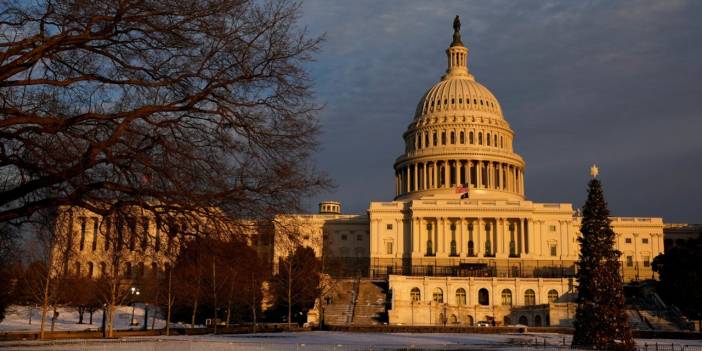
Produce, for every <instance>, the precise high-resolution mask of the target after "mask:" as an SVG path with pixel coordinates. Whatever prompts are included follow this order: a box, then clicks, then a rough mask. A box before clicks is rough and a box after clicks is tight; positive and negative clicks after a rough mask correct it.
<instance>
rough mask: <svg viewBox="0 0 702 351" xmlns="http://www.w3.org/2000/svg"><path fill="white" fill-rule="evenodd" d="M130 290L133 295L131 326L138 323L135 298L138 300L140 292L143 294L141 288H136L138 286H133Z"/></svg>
mask: <svg viewBox="0 0 702 351" xmlns="http://www.w3.org/2000/svg"><path fill="white" fill-rule="evenodd" d="M129 292H130V294H131V296H132V299H131V300H132V318H130V319H129V325H130V326H131V325H136V324H137V323H134V306H135V302H136V301H135V300H136V298H135V296H137V297H138V296H139V294H141V292H140V291H139V288H136V287H131V288H130V289H129Z"/></svg>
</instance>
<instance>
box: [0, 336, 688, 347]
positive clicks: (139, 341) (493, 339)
mask: <svg viewBox="0 0 702 351" xmlns="http://www.w3.org/2000/svg"><path fill="white" fill-rule="evenodd" d="M564 338H565V339H564ZM527 341H532V342H533V341H538V342H539V344H540V345H543V343H544V341H545V342H546V344H547V345H549V346H551V348H549V350H554V349H553V348H552V347H554V346H556V345H561V344H562V343H563V342H564V341H565V344H566V345H570V337H569V336H564V335H559V334H548V333H526V334H517V333H510V334H461V333H426V334H424V333H350V332H324V331H312V332H296V333H291V332H284V333H260V334H246V335H204V336H189V337H188V336H173V337H163V336H161V337H140V338H123V339H118V340H70V341H50V342H12V343H0V348H5V349H8V350H25V351H26V350H106V351H121V350H124V351H127V350H135V351H140V350H144V351H156V350H159V351H160V350H169V351H170V350H174V351H180V350H183V351H186V350H187V351H199V350H203V351H205V350H207V351H218V350H236V351H254V350H256V351H260V350H275V351H293V350H295V351H326V350H334V351H345V350H349V351H351V350H354V351H356V350H358V351H366V350H398V349H434V350H483V349H489V350H536V348H533V347H527V348H523V347H522V346H519V344H520V343H524V342H527ZM656 341H658V342H659V343H660V344H665V345H666V346H669V345H670V344H676V345H678V347H679V345H690V346H695V347H696V349H698V350H699V349H702V340H650V339H648V340H644V339H641V340H637V342H638V343H639V346H641V347H643V346H644V343H647V344H648V345H653V344H655V342H656ZM642 349H643V348H642ZM654 349H655V348H653V347H650V346H649V348H648V350H654ZM676 349H677V347H676Z"/></svg>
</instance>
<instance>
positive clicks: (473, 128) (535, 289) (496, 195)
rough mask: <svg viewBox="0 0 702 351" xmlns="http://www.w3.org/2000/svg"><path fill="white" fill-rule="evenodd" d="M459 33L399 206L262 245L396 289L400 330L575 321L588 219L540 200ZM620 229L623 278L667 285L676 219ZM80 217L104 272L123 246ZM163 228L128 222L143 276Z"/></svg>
mask: <svg viewBox="0 0 702 351" xmlns="http://www.w3.org/2000/svg"><path fill="white" fill-rule="evenodd" d="M459 27H460V24H459V25H458V26H454V29H455V30H454V34H453V41H452V42H451V44H450V46H449V47H448V49H447V50H446V56H447V59H446V63H447V66H448V67H447V70H446V73H445V74H444V75H443V76H442V77H441V79H440V81H439V82H438V83H436V84H435V85H433V86H432V87H431V88H430V89H429V90H427V92H426V93H425V94H424V95H423V96H422V97H421V99H420V101H419V103H418V105H417V108H416V110H415V115H414V117H413V118H412V120H411V121H410V123H409V124H408V126H407V129H406V131H405V132H404V133H403V135H402V137H403V139H404V141H405V149H404V152H403V153H402V154H401V155H400V156H399V157H397V159H396V160H395V162H394V165H393V167H394V172H395V184H394V188H395V194H396V196H395V198H394V199H393V200H392V201H385V202H371V203H370V205H369V208H368V211H367V214H362V215H347V214H342V211H341V204H340V203H338V202H333V201H328V202H323V203H321V204H320V207H319V213H318V214H311V215H280V216H277V217H276V218H275V219H274V221H273V223H272V225H271V226H270V227H271V228H272V229H271V232H272V238H268V235H269V234H265V237H266V238H265V240H263V239H261V240H257V239H256V236H257V235H258V236H260V237H263V235H264V234H262V233H263V232H262V231H261V230H260V227H259V226H258V225H252V226H251V230H249V231H247V233H245V234H246V235H251V236H252V239H251V242H252V245H257V246H258V247H259V252H260V255H261V256H262V257H265V259H266V260H268V261H269V262H270V263H271V266H272V267H273V269H274V270H275V269H276V268H275V267H276V266H277V265H278V262H279V261H280V259H281V258H283V257H286V256H287V255H288V254H290V253H291V252H292V251H293V249H294V247H295V246H297V245H304V246H310V247H312V248H314V249H315V252H316V253H317V254H318V255H319V256H320V257H322V258H323V263H324V265H325V270H327V271H328V272H329V273H330V274H332V275H337V276H351V275H361V276H366V277H370V278H375V279H384V280H386V281H387V282H388V286H389V298H390V304H389V309H388V316H389V323H390V324H464V325H472V324H474V323H476V322H478V321H488V320H489V321H494V322H495V323H496V324H515V323H520V324H527V325H567V324H568V323H569V320H570V319H571V318H572V315H573V313H574V311H575V308H574V305H573V304H572V301H573V297H574V296H575V289H576V286H575V283H574V275H575V272H576V267H575V262H576V261H577V259H578V255H579V246H578V238H579V236H580V221H581V217H580V215H579V213H578V211H577V210H576V209H574V207H573V205H572V204H570V203H538V202H534V201H531V200H529V199H528V198H527V197H526V192H525V188H526V187H525V186H526V183H525V172H526V162H525V161H524V159H523V158H522V157H521V156H520V155H519V154H518V153H517V152H516V151H515V150H514V148H513V141H514V138H515V132H514V131H513V130H512V129H511V128H510V125H509V123H508V122H507V120H506V119H505V117H504V114H503V111H502V108H501V106H500V103H499V101H498V99H497V98H496V97H495V96H494V95H493V94H492V93H491V92H490V90H489V89H487V88H486V87H485V86H483V85H482V84H480V83H479V82H478V81H477V80H476V78H475V77H474V76H473V74H472V73H471V72H470V71H469V70H468V58H469V49H468V48H467V47H466V46H465V45H463V43H462V41H461V36H460V33H459V30H458V29H459ZM611 220H612V222H611V223H612V227H613V229H614V231H615V232H616V234H617V241H616V245H617V249H618V250H619V251H621V252H622V256H621V261H622V276H623V279H624V280H625V281H627V282H630V281H637V280H645V279H656V275H655V273H654V272H653V271H652V269H651V261H652V259H653V258H654V257H655V256H657V255H658V254H660V253H662V252H663V251H664V241H663V228H664V225H663V221H662V219H661V218H638V217H636V218H634V217H612V218H611ZM67 221H68V223H69V228H71V231H72V232H73V233H78V234H77V235H78V237H79V238H80V239H79V241H78V244H76V242H74V243H73V244H74V245H78V246H79V250H78V252H82V253H84V254H82V255H79V256H80V257H82V258H80V257H79V259H78V260H77V261H76V263H74V265H76V266H75V269H77V270H78V271H81V270H82V269H89V270H90V274H91V276H92V274H93V272H95V271H96V270H97V268H96V266H95V265H96V264H98V262H101V258H100V256H101V255H102V254H104V252H106V251H107V250H109V248H108V247H107V245H108V244H106V243H105V241H104V240H102V239H101V236H100V233H99V227H100V223H101V219H100V218H98V217H96V216H91V215H89V214H85V213H83V214H75V215H71V217H70V218H68V219H67ZM149 223H150V222H149V218H147V217H135V222H134V223H131V222H130V223H127V225H126V228H127V229H126V230H127V231H129V232H130V233H132V234H131V235H132V237H134V238H136V239H132V241H134V240H136V241H135V243H136V244H134V243H132V245H131V246H130V248H128V250H130V251H132V252H134V254H133V256H134V257H133V260H132V259H128V260H127V262H125V264H129V265H130V266H129V267H134V266H133V265H136V266H137V267H138V268H137V269H138V270H139V271H140V272H141V274H143V272H144V270H145V267H147V268H151V269H152V270H153V271H156V270H158V269H159V267H162V266H163V265H164V264H166V262H165V261H164V260H163V259H162V258H161V255H160V254H159V250H161V249H160V248H161V247H163V246H165V247H169V246H168V245H170V241H169V240H172V238H171V237H169V236H168V235H167V233H161V232H159V231H158V228H159V226H156V225H154V224H153V223H151V224H149ZM106 227H107V228H109V227H110V225H109V224H108V225H107V226H106ZM257 228H258V229H257ZM119 230H121V229H119ZM119 230H117V233H119ZM264 232H266V231H264ZM139 233H142V234H141V235H142V236H141V237H142V238H146V239H144V240H150V242H151V243H152V246H149V247H153V248H151V249H149V250H147V251H146V252H145V253H144V252H142V251H139V250H136V251H135V250H134V246H135V245H136V246H137V247H138V245H139V243H141V242H142V241H139V237H140V236H139V235H140V234H139ZM74 235H75V234H74ZM105 235H108V234H103V236H105ZM125 235H126V234H125ZM132 237H130V238H132ZM149 238H151V239H149ZM101 240H102V241H101ZM129 257H131V256H129ZM88 267H90V268H88ZM100 269H103V268H100ZM130 269H131V268H130Z"/></svg>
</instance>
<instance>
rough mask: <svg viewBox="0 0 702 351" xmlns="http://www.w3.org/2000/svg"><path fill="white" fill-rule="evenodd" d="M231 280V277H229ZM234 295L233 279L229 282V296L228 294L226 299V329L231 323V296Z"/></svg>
mask: <svg viewBox="0 0 702 351" xmlns="http://www.w3.org/2000/svg"><path fill="white" fill-rule="evenodd" d="M230 278H231V276H230ZM233 293H234V279H232V280H231V282H230V284H229V294H228V299H227V323H226V324H227V327H229V324H230V323H231V320H232V294H233Z"/></svg>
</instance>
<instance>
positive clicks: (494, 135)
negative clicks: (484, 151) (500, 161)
mask: <svg viewBox="0 0 702 351" xmlns="http://www.w3.org/2000/svg"><path fill="white" fill-rule="evenodd" d="M493 137H494V138H495V142H494V143H493V144H492V145H495V147H497V134H493Z"/></svg>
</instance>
